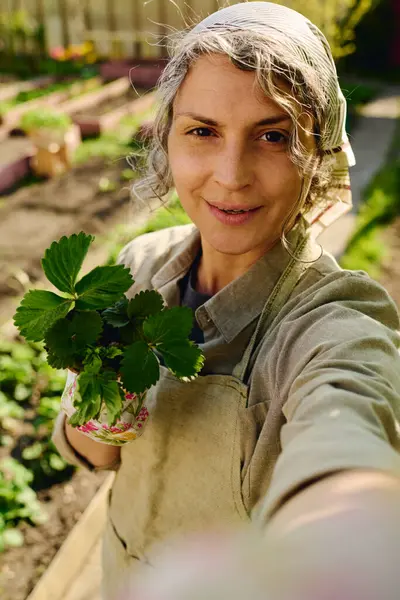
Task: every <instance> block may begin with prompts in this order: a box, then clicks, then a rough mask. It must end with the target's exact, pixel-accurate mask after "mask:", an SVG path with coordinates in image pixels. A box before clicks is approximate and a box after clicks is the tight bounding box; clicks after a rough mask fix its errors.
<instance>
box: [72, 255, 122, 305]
mask: <svg viewBox="0 0 400 600" xmlns="http://www.w3.org/2000/svg"><path fill="white" fill-rule="evenodd" d="M133 283H134V282H133V279H132V276H131V274H130V271H129V269H127V268H126V267H124V266H123V265H113V266H110V267H95V268H94V269H93V270H92V271H90V273H88V274H87V275H85V276H84V277H82V279H80V281H78V283H77V284H76V286H75V291H76V293H77V294H78V295H79V298H78V300H77V301H76V308H77V309H81V310H90V309H101V308H108V307H109V306H110V305H111V304H114V303H115V302H117V301H118V300H120V299H121V296H122V295H123V294H124V293H125V292H127V291H128V290H129V288H130V287H131V286H132V284H133Z"/></svg>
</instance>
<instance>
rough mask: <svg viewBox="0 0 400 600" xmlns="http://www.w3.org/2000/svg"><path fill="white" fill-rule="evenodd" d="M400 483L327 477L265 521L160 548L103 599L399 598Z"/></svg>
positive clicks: (354, 475) (377, 477)
mask: <svg viewBox="0 0 400 600" xmlns="http://www.w3.org/2000/svg"><path fill="white" fill-rule="evenodd" d="M399 488H400V483H399V481H398V480H396V479H395V478H393V477H390V476H387V475H385V474H380V473H379V472H367V471H365V472H355V471H354V472H352V471H349V472H347V473H341V474H339V475H334V476H331V477H327V478H325V479H324V480H321V481H320V482H318V483H316V484H312V485H310V486H309V487H308V488H306V489H305V490H304V491H302V492H300V493H299V494H298V495H297V496H295V497H293V498H292V499H291V500H289V501H288V502H287V503H286V504H285V505H284V506H283V507H281V509H280V510H278V512H277V513H276V515H275V516H273V517H272V519H271V520H270V521H269V522H268V524H267V525H266V527H265V529H264V530H261V529H259V528H260V521H258V523H257V522H254V523H253V525H251V526H250V527H248V528H246V529H242V530H239V531H237V532H231V533H230V532H226V531H220V532H214V533H213V532H211V533H210V532H209V533H205V534H199V535H198V536H196V535H193V536H191V537H190V538H187V539H186V540H185V539H181V540H180V541H179V539H176V540H175V541H174V542H173V543H171V544H170V545H169V547H168V548H164V549H162V547H161V546H160V547H159V550H158V551H157V548H156V549H155V550H156V551H155V558H154V559H152V562H153V565H154V568H152V569H148V570H147V571H145V572H141V574H140V577H138V576H137V574H134V573H133V574H132V586H131V587H129V589H126V588H125V589H122V590H119V591H118V592H119V593H117V591H116V594H115V596H114V597H113V598H107V599H106V600H398V599H399V596H400V593H399V590H400V571H399V568H398V556H399V555H400V503H399V500H398V496H399ZM256 527H257V529H256Z"/></svg>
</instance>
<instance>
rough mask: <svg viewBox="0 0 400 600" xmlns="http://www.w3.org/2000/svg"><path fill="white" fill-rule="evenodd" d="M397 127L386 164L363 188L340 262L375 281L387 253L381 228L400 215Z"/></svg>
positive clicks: (398, 137)
mask: <svg viewBox="0 0 400 600" xmlns="http://www.w3.org/2000/svg"><path fill="white" fill-rule="evenodd" d="M399 150H400V126H398V127H397V132H396V135H395V139H394V142H393V145H392V147H391V149H390V151H389V161H388V163H387V164H386V165H385V166H384V167H383V169H382V170H381V171H380V172H379V173H378V174H377V175H376V176H375V177H374V179H373V181H372V182H371V183H370V185H369V186H368V188H367V191H366V194H365V202H364V204H363V205H362V207H361V209H360V212H359V214H358V217H357V221H356V228H355V232H354V234H353V236H352V238H351V239H350V242H349V244H348V246H347V249H346V252H345V254H344V255H343V256H342V258H341V260H340V264H341V266H342V267H343V268H344V269H352V270H358V269H361V270H363V271H366V272H367V273H369V274H370V275H371V277H374V278H375V279H378V278H379V274H380V269H381V265H382V262H383V260H384V259H385V258H386V257H387V256H388V253H389V249H388V248H387V247H386V245H385V243H384V239H383V236H382V234H383V232H384V229H385V227H387V226H388V225H390V223H392V221H393V220H394V219H395V218H396V217H397V216H398V215H399V214H400V197H399V190H400V159H399Z"/></svg>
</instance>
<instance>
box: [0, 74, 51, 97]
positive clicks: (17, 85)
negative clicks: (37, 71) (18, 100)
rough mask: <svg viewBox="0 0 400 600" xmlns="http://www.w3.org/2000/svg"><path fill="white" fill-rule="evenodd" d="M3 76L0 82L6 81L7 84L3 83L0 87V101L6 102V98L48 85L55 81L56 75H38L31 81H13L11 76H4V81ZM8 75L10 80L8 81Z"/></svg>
mask: <svg viewBox="0 0 400 600" xmlns="http://www.w3.org/2000/svg"><path fill="white" fill-rule="evenodd" d="M1 77H2V76H0V84H3V83H6V85H2V86H1V88H0V102H5V101H6V100H10V98H13V97H14V96H16V95H17V94H19V93H20V92H27V91H28V90H33V89H36V88H42V87H45V86H46V85H49V84H51V83H52V82H54V77H50V76H43V77H36V78H35V79H30V80H29V81H14V82H13V81H12V78H11V77H8V76H3V77H4V81H2V78H1ZM7 77H8V79H9V81H8V82H7Z"/></svg>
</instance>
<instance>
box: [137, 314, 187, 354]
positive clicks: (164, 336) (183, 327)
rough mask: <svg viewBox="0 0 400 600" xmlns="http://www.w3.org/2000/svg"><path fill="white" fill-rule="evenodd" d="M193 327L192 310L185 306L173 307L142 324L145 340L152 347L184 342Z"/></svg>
mask: <svg viewBox="0 0 400 600" xmlns="http://www.w3.org/2000/svg"><path fill="white" fill-rule="evenodd" d="M192 327H193V313H192V309H191V308H189V307H187V306H174V307H173V308H167V309H165V310H163V311H162V312H161V313H158V314H156V315H153V316H152V317H149V318H148V319H147V321H145V322H144V323H143V332H144V335H145V337H146V339H147V340H148V341H149V342H150V343H151V344H152V345H154V346H158V344H165V345H166V346H168V344H169V343H172V342H175V341H178V340H185V339H187V338H188V337H189V334H190V332H191V331H192Z"/></svg>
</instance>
